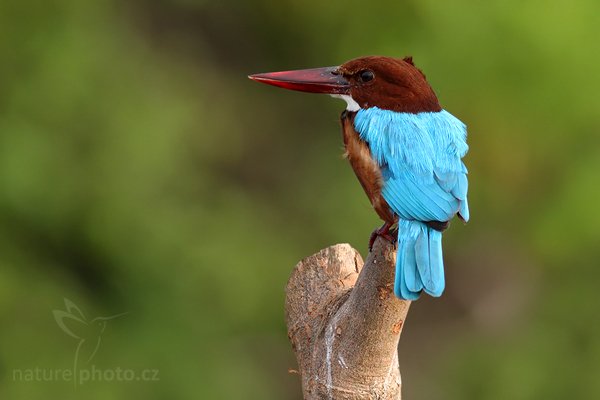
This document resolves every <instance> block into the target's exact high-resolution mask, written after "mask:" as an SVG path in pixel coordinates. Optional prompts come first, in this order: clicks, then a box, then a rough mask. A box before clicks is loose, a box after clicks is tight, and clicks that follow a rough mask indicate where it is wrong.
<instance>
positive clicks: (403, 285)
mask: <svg viewBox="0 0 600 400" xmlns="http://www.w3.org/2000/svg"><path fill="white" fill-rule="evenodd" d="M249 77H250V78H251V79H253V80H255V81H258V82H263V83H267V84H270V85H274V86H278V87H282V88H285V89H291V90H299V91H303V92H311V93H326V94H330V95H332V96H334V97H339V98H342V99H343V100H345V101H346V103H347V107H346V110H344V112H343V113H342V116H341V122H342V134H343V138H344V145H345V147H346V156H347V158H348V160H349V161H350V165H351V166H352V169H353V170H354V172H355V174H356V176H357V178H358V180H359V181H360V183H361V185H362V187H363V189H364V190H365V192H366V194H367V196H368V197H369V200H370V201H371V204H372V205H373V208H374V209H375V212H377V214H378V215H379V217H380V218H381V219H382V220H383V221H384V222H385V223H384V225H383V226H382V227H381V228H380V229H378V230H377V231H376V232H374V234H375V235H380V236H383V237H385V238H387V239H388V240H395V239H394V238H393V237H392V233H391V231H390V228H391V227H392V226H394V225H395V224H397V225H398V236H397V241H398V253H397V256H396V276H395V283H394V293H395V294H396V296H398V297H399V298H401V299H405V300H416V299H417V298H418V297H419V295H420V294H421V292H422V291H425V292H426V293H428V294H430V295H431V296H435V297H437V296H440V295H441V294H442V292H443V291H444V287H445V279H444V264H443V260H442V231H444V230H445V229H446V228H447V227H448V225H449V223H450V220H451V219H452V218H453V217H454V216H455V215H458V216H459V218H461V219H462V220H463V221H465V222H466V221H468V219H469V206H468V203H467V188H468V182H467V168H466V167H465V165H464V163H463V162H462V160H461V159H462V157H463V156H464V155H465V154H466V153H467V150H468V146H467V143H466V138H467V131H466V127H465V125H464V124H463V123H462V122H461V121H460V120H458V119H457V118H456V117H454V116H453V115H452V114H450V113H448V112H447V111H445V110H444V109H442V107H441V106H440V104H439V102H438V99H437V96H436V95H435V93H434V92H433V90H432V89H431V86H429V84H428V83H427V80H426V79H425V75H424V74H423V73H422V72H421V71H420V70H419V69H418V68H417V67H415V65H414V63H413V61H412V58H411V57H406V58H404V59H397V58H390V57H379V56H371V57H361V58H357V59H354V60H351V61H348V62H346V63H344V64H342V65H340V66H337V67H326V68H313V69H304V70H296V71H283V72H272V73H265V74H255V75H250V76H249ZM375 237H376V236H372V238H371V242H370V246H371V245H372V242H373V240H374V238H375ZM370 246H369V247H370Z"/></svg>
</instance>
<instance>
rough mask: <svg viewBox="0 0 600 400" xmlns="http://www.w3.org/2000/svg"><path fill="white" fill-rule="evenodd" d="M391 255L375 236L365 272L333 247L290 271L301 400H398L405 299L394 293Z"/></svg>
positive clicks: (348, 252)
mask: <svg viewBox="0 0 600 400" xmlns="http://www.w3.org/2000/svg"><path fill="white" fill-rule="evenodd" d="M395 254H396V251H395V247H394V246H393V245H392V244H390V243H389V242H387V241H385V240H383V239H380V238H378V239H377V240H376V242H375V245H374V247H373V251H372V252H371V253H369V255H368V257H367V261H366V263H365V265H364V267H363V260H362V258H361V256H360V254H359V253H358V252H357V251H356V250H354V249H353V248H352V247H351V246H350V245H348V244H337V245H334V246H331V247H328V248H326V249H323V250H321V251H319V252H318V253H317V254H314V255H312V256H310V257H307V258H305V259H304V260H302V261H300V262H299V263H298V265H296V267H295V268H294V271H293V272H292V275H291V277H290V279H289V281H288V284H287V288H286V293H287V296H286V304H285V309H286V321H287V327H288V336H289V338H290V341H291V342H292V347H293V348H294V352H295V353H296V358H297V359H298V365H299V372H300V375H301V377H302V391H303V393H304V399H305V400H316V399H335V400H338V399H352V400H358V399H381V400H392V399H393V400H399V399H400V388H401V381H400V369H399V366H398V349H397V348H398V341H399V340H400V333H401V331H402V326H403V325H404V320H405V318H406V314H407V313H408V308H409V306H410V301H403V300H399V299H398V298H396V297H395V296H394V293H393V282H394V270H395V259H396V257H395Z"/></svg>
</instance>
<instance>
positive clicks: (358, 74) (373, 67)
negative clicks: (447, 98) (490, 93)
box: [249, 56, 442, 113]
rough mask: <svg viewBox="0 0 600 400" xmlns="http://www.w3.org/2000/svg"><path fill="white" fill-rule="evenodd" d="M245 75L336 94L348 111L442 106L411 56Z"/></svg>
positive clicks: (415, 110)
mask: <svg viewBox="0 0 600 400" xmlns="http://www.w3.org/2000/svg"><path fill="white" fill-rule="evenodd" d="M249 78H250V79H252V80H255V81H257V82H262V83H266V84H269V85H273V86H278V87H281V88H285V89H290V90H298V91H302V92H310V93H326V94H330V95H332V96H334V97H340V98H342V99H344V100H345V101H346V102H347V104H348V107H347V110H348V111H358V110H359V109H361V108H363V109H365V108H370V107H378V108H381V109H384V110H391V111H397V112H408V113H419V112H436V111H440V110H441V109H442V108H441V107H440V104H439V102H438V99H437V97H436V95H435V93H434V92H433V89H431V86H429V83H427V80H426V79H425V75H424V74H423V73H422V72H421V70H419V69H418V68H417V67H415V65H414V63H413V61H412V57H406V58H403V59H399V58H391V57H381V56H369V57H360V58H356V59H354V60H350V61H348V62H346V63H344V64H342V65H340V66H336V67H324V68H311V69H302V70H294V71H282V72H269V73H263V74H254V75H250V76H249Z"/></svg>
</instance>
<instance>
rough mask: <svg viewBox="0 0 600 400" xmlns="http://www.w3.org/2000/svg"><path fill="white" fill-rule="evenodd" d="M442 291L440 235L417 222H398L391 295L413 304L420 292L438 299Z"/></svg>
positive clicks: (442, 269)
mask: <svg viewBox="0 0 600 400" xmlns="http://www.w3.org/2000/svg"><path fill="white" fill-rule="evenodd" d="M444 287H445V279H444V262H443V259H442V233H441V232H438V231H436V230H434V229H432V228H430V227H429V226H427V225H425V224H424V223H422V222H419V221H406V220H400V222H399V223H398V254H397V257H396V279H395V285H394V293H395V294H396V296H397V297H399V298H401V299H404V300H416V299H418V298H419V296H420V294H421V291H423V290H424V291H425V292H426V293H428V294H430V295H431V296H435V297H438V296H440V295H441V294H442V292H443V291H444Z"/></svg>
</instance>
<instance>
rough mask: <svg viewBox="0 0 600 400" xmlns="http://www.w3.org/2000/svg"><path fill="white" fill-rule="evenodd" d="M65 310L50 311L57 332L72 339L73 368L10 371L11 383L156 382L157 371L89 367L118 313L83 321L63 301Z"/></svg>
mask: <svg viewBox="0 0 600 400" xmlns="http://www.w3.org/2000/svg"><path fill="white" fill-rule="evenodd" d="M64 302H65V310H53V311H52V313H53V315H54V319H55V320H56V323H57V324H58V326H59V328H60V329H61V330H62V331H63V332H64V333H66V334H67V335H69V336H70V337H72V338H73V339H75V355H74V357H73V367H72V368H68V369H51V368H40V367H35V368H25V369H13V371H12V378H13V380H14V381H23V382H52V381H67V382H71V381H72V382H73V383H74V385H75V386H77V385H82V384H84V383H86V382H113V381H114V382H135V381H158V380H160V377H159V370H158V369H142V370H134V369H131V368H121V367H116V368H108V369H101V368H97V367H96V365H93V364H90V362H91V361H92V359H93V358H94V356H95V355H96V353H97V352H98V350H99V349H100V344H101V343H102V335H103V333H104V331H105V330H106V326H107V324H108V323H109V321H111V320H114V319H116V318H119V317H122V316H124V315H126V314H127V313H120V314H116V315H111V316H108V317H96V318H93V319H88V318H86V316H85V314H84V313H83V312H82V311H81V310H80V309H79V307H77V306H76V305H75V303H73V302H72V301H71V300H69V299H66V298H65V299H64Z"/></svg>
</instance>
